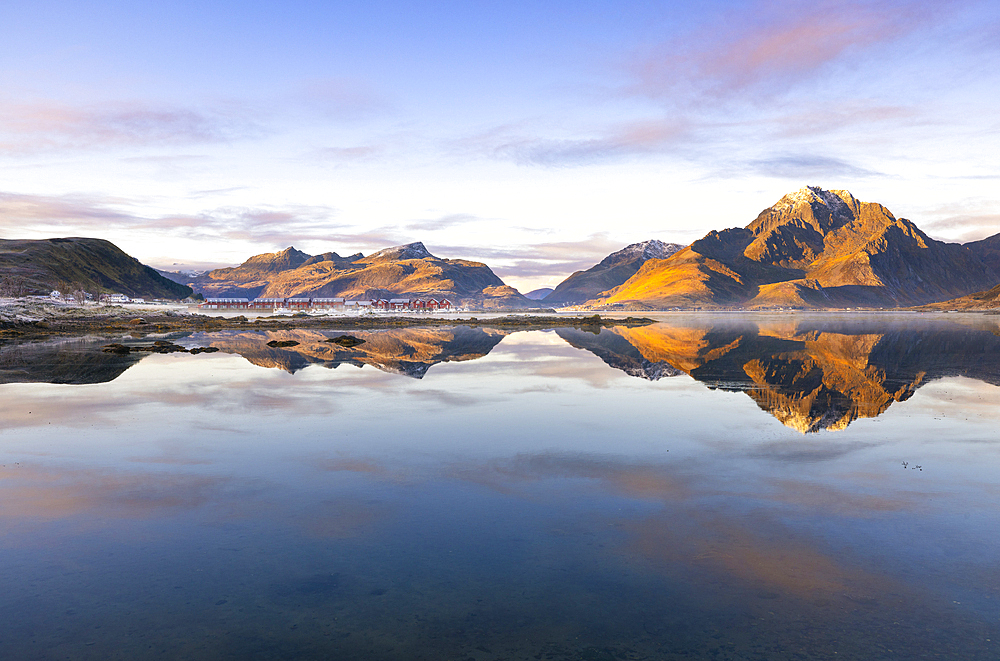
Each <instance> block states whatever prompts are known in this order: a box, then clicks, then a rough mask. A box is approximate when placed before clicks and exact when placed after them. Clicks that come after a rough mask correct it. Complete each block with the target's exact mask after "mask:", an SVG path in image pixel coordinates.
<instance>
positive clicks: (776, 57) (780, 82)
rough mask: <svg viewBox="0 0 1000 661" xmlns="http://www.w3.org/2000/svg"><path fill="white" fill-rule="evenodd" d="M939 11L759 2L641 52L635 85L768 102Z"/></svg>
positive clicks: (648, 91) (658, 93) (645, 91)
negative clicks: (770, 98)
mask: <svg viewBox="0 0 1000 661" xmlns="http://www.w3.org/2000/svg"><path fill="white" fill-rule="evenodd" d="M944 4H950V3H942V5H944ZM939 8H940V6H939ZM934 16H935V11H932V10H931V9H930V8H928V6H927V3H916V2H907V1H905V0H903V1H896V2H878V3H875V2H852V3H844V2H831V1H827V2H817V3H810V4H802V3H795V2H787V1H786V2H777V3H775V2H767V3H764V2H760V3H756V4H755V5H754V6H751V7H748V8H746V9H745V10H743V11H736V12H727V14H726V15H724V16H719V17H717V20H716V21H713V22H712V23H711V25H709V26H707V27H706V28H705V29H704V30H701V31H697V32H694V33H691V34H687V35H684V36H683V37H681V38H680V39H674V40H671V41H669V42H667V43H664V44H661V45H659V46H658V47H656V48H654V49H652V50H651V51H650V52H648V53H646V54H645V55H644V56H641V57H639V58H637V61H635V62H634V63H633V65H632V72H633V74H634V75H635V77H636V81H637V82H636V84H635V85H634V86H632V87H631V88H630V90H629V91H630V92H632V93H635V94H641V95H645V96H649V97H653V98H657V99H667V100H669V101H670V103H671V104H677V103H681V104H682V105H687V104H690V105H695V106H700V105H704V104H710V103H719V102H720V101H726V100H732V99H739V100H740V101H741V102H744V101H747V100H750V99H757V100H763V99H764V98H768V97H770V96H771V95H773V94H777V93H781V92H784V91H786V90H787V89H788V88H789V87H791V86H792V85H794V84H796V83H799V82H802V81H805V80H809V79H812V78H813V77H814V76H815V75H816V74H817V73H818V72H819V71H821V70H823V69H825V68H827V67H829V66H830V65H832V64H833V63H836V62H838V61H843V60H845V59H848V58H850V57H852V56H859V55H862V54H866V53H867V52H869V51H871V50H873V49H875V48H878V47H884V46H887V45H889V44H891V43H893V42H895V41H897V40H899V39H901V38H902V37H905V36H907V35H909V34H911V33H913V32H914V31H916V30H918V29H920V28H922V27H925V26H927V25H929V24H931V23H932V21H933V18H934Z"/></svg>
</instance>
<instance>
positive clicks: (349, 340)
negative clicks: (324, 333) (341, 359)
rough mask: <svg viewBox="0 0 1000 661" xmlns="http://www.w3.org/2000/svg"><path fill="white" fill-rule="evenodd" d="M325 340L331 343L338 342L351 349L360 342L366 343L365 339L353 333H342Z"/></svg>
mask: <svg viewBox="0 0 1000 661" xmlns="http://www.w3.org/2000/svg"><path fill="white" fill-rule="evenodd" d="M324 342H329V343H331V344H338V345H340V346H342V347H345V348H348V349H350V348H351V347H356V346H358V345H359V344H364V343H365V341H364V340H362V339H361V338H360V337H354V336H353V335H340V336H338V337H331V338H330V339H329V340H324Z"/></svg>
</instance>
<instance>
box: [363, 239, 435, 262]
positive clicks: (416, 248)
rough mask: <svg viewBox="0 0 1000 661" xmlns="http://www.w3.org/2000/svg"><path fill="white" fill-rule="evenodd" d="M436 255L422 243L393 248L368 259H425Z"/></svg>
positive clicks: (373, 254) (416, 242)
mask: <svg viewBox="0 0 1000 661" xmlns="http://www.w3.org/2000/svg"><path fill="white" fill-rule="evenodd" d="M433 256H434V255H432V254H430V252H428V250H427V248H425V247H424V244H423V243H421V242H420V241H414V242H413V243H407V244H405V245H402V246H393V247H392V248H385V249H383V250H379V251H378V252H375V253H372V254H371V255H369V256H368V259H425V258H427V257H433Z"/></svg>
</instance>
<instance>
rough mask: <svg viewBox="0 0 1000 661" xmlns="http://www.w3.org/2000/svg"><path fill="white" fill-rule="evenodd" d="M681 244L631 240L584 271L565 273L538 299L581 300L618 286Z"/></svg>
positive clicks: (555, 302)
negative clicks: (560, 279)
mask: <svg viewBox="0 0 1000 661" xmlns="http://www.w3.org/2000/svg"><path fill="white" fill-rule="evenodd" d="M683 247H684V246H682V245H679V244H676V243H664V242H663V241H657V240H655V239H653V240H650V241H643V242H642V243H633V244H632V245H630V246H626V247H625V248H622V249H621V250H619V251H617V252H613V253H611V254H610V255H608V256H607V257H605V258H604V259H602V260H601V262H600V263H599V264H596V265H594V266H592V267H590V268H589V269H587V270H586V271H577V272H576V273H574V274H573V275H571V276H569V277H568V278H566V279H565V280H563V281H562V282H560V283H559V285H558V286H557V287H556V288H555V290H553V292H552V293H551V294H549V295H548V296H546V297H545V298H544V299H542V300H543V301H544V302H545V303H547V304H549V305H574V304H577V303H583V302H584V301H588V300H590V299H592V298H595V297H597V296H599V295H601V293H602V292H605V291H607V290H609V289H613V288H615V287H617V286H619V285H621V284H622V283H624V282H625V281H626V280H628V279H629V278H631V277H632V276H633V275H635V273H636V271H638V270H639V267H641V266H642V265H643V264H645V263H646V262H647V261H649V260H650V259H666V258H667V257H670V256H671V255H673V254H674V253H675V252H677V251H678V250H680V249H682V248H683Z"/></svg>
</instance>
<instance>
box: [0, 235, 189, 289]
mask: <svg viewBox="0 0 1000 661" xmlns="http://www.w3.org/2000/svg"><path fill="white" fill-rule="evenodd" d="M0 274H2V275H3V277H4V278H5V279H17V280H18V282H19V283H23V285H24V288H25V292H24V293H26V294H48V293H49V292H50V291H52V290H53V289H58V290H60V291H64V292H65V291H67V290H71V289H75V288H82V289H83V290H84V291H87V292H89V293H118V294H127V295H128V296H143V297H146V298H167V299H180V298H184V297H186V296H190V295H191V288H190V287H188V286H186V285H182V284H179V283H176V282H173V281H172V280H168V279H167V278H164V277H163V276H161V275H160V274H159V273H157V272H156V271H155V270H154V269H152V268H150V267H148V266H145V265H143V264H142V263H140V262H139V260H137V259H136V258H134V257H131V256H130V255H127V254H126V253H124V252H122V250H121V249H120V248H118V246H116V245H115V244H113V243H111V242H110V241H105V240H104V239H89V238H64V239H40V240H4V239H0Z"/></svg>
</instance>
